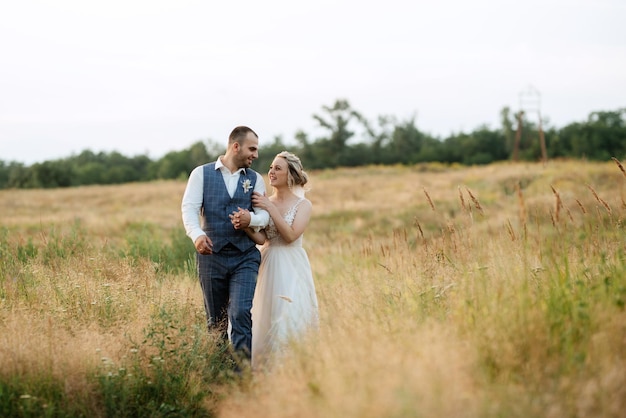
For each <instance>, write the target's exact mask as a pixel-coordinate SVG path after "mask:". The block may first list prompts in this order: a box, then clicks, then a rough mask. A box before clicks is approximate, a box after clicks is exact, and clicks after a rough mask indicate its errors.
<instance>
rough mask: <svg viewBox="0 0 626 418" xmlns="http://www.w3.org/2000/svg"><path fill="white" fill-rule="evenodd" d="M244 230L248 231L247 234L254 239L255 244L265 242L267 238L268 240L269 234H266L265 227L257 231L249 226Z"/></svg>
mask: <svg viewBox="0 0 626 418" xmlns="http://www.w3.org/2000/svg"><path fill="white" fill-rule="evenodd" d="M244 231H245V232H246V234H248V236H249V237H250V239H252V241H254V243H255V244H258V245H263V244H265V240H267V235H265V230H264V229H261V230H260V231H258V232H256V231H255V230H254V229H252V228H250V227H248V228H245V229H244Z"/></svg>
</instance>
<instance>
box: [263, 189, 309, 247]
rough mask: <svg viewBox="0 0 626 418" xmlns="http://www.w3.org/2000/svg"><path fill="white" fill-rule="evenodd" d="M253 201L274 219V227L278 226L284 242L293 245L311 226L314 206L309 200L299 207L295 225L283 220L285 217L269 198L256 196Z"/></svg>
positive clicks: (294, 221) (277, 228)
mask: <svg viewBox="0 0 626 418" xmlns="http://www.w3.org/2000/svg"><path fill="white" fill-rule="evenodd" d="M252 201H253V202H254V204H255V205H256V206H259V207H262V208H263V209H265V210H267V212H268V213H269V214H270V216H271V217H272V220H273V221H274V225H275V226H276V230H277V231H278V233H279V234H280V236H281V237H282V238H283V240H284V241H285V242H287V243H291V242H293V241H295V240H297V239H298V238H299V237H300V235H302V234H303V233H304V230H305V229H306V227H307V225H308V224H309V219H311V211H312V205H311V202H310V201H309V200H307V199H304V200H303V201H302V202H300V205H299V206H298V211H297V212H296V217H295V219H294V220H293V224H292V225H289V224H288V223H287V221H285V219H283V215H282V214H281V213H280V211H279V210H278V208H277V207H276V206H275V205H274V204H273V203H272V202H271V201H270V200H269V199H268V198H267V196H262V195H258V194H256V193H255V194H254V195H253V196H252Z"/></svg>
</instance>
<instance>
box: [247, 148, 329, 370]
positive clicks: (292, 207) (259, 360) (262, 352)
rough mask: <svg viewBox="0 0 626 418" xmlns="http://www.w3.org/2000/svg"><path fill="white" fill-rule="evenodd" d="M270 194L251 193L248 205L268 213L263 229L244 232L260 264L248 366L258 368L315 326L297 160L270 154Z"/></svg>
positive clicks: (307, 205) (306, 204) (305, 205)
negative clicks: (256, 248)
mask: <svg viewBox="0 0 626 418" xmlns="http://www.w3.org/2000/svg"><path fill="white" fill-rule="evenodd" d="M268 177H269V183H270V185H271V186H272V188H273V190H274V193H273V194H272V195H271V196H270V197H267V196H264V195H261V194H259V193H254V194H253V196H252V204H253V206H255V207H259V208H262V209H265V210H267V211H268V212H269V214H270V222H269V225H268V226H267V227H266V228H265V229H264V230H261V231H258V232H255V231H253V230H252V229H250V228H247V229H246V232H247V233H248V235H250V237H251V238H252V239H253V240H254V241H255V242H256V243H257V244H258V245H262V247H261V265H260V267H259V275H258V279H257V286H256V291H255V293H254V299H253V302H252V367H253V368H254V369H259V368H261V367H263V366H264V365H266V364H267V362H268V361H269V360H270V359H271V358H272V357H275V356H276V355H277V354H279V353H280V352H281V351H282V350H283V349H284V348H285V345H286V344H287V342H288V341H289V340H290V339H292V338H297V337H298V335H300V334H301V333H303V332H305V331H306V330H308V329H309V328H311V327H316V326H317V323H318V305H317V296H316V294H315V284H314V282H313V274H312V272H311V265H310V263H309V258H308V256H307V253H306V251H305V250H304V248H302V234H303V233H304V230H305V229H306V227H307V225H308V223H309V219H310V218H311V211H312V205H311V202H310V201H309V200H308V199H306V198H305V197H304V185H306V183H307V182H308V175H307V173H306V172H305V171H304V170H303V168H302V163H301V162H300V159H299V158H298V157H297V156H296V155H294V154H292V153H290V152H287V151H283V152H281V153H279V154H278V155H276V157H275V158H274V161H272V165H271V166H270V169H269V172H268Z"/></svg>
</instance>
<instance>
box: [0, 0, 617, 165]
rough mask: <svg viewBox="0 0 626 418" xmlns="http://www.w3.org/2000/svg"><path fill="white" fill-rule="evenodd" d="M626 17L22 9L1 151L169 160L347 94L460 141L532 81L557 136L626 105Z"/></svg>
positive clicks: (367, 109) (563, 6)
mask: <svg viewBox="0 0 626 418" xmlns="http://www.w3.org/2000/svg"><path fill="white" fill-rule="evenodd" d="M624 22H626V1H624V0H586V1H582V0H530V1H527V2H520V1H511V0H475V1H467V0H439V1H433V0H429V1H425V0H412V1H409V0H386V1H384V2H380V1H369V0H315V1H307V2H300V1H294V0H265V1H249V0H239V1H219V2H217V1H209V0H204V1H191V0H171V1H165V0H149V1H148V0H108V1H104V0H103V1H90V0H75V1H70V0H48V1H36V0H15V1H6V2H3V3H2V5H0V160H3V161H19V162H23V163H26V164H31V163H33V162H38V161H45V160H51V159H56V158H64V157H69V156H71V155H74V154H78V153H80V152H81V151H83V150H85V149H90V150H92V151H94V152H100V151H106V152H109V151H113V150H116V151H119V152H121V153H122V154H124V155H126V156H129V157H131V156H135V155H139V154H147V155H148V156H149V157H150V158H159V157H161V156H162V155H164V154H165V153H167V152H169V151H178V150H182V149H186V148H188V147H189V146H190V145H191V144H193V143H194V142H196V141H199V140H203V141H205V140H207V139H209V138H210V139H212V140H215V141H217V142H218V143H224V144H225V142H226V138H227V136H228V134H229V133H230V131H231V129H232V128H233V127H234V126H236V125H239V124H244V125H248V126H250V127H252V128H253V129H254V130H255V131H257V133H258V134H259V136H260V139H261V141H262V144H263V142H264V141H266V143H270V142H272V141H273V138H274V137H275V136H277V135H280V136H282V137H283V139H284V140H285V142H287V143H290V142H291V141H292V138H293V135H294V133H295V132H296V131H297V130H298V129H302V130H304V131H305V132H307V133H309V134H310V135H311V136H312V137H316V136H317V135H316V132H315V121H314V120H313V118H312V115H313V114H314V113H317V114H320V113H323V112H322V110H321V109H322V106H332V105H333V104H334V102H335V100H336V99H340V98H342V99H347V100H348V101H349V102H350V104H351V106H352V108H353V109H355V110H357V111H359V112H361V113H362V114H363V115H364V116H365V117H366V118H368V119H370V120H371V121H372V122H375V120H376V118H377V117H378V116H379V115H393V116H395V117H396V118H398V119H399V120H401V121H403V120H407V119H409V118H411V117H412V116H414V115H416V116H417V118H416V125H417V127H418V128H419V129H420V130H422V131H424V132H427V133H429V134H432V135H435V136H440V137H445V136H447V135H449V134H451V133H454V132H459V131H465V132H469V131H471V130H473V129H475V128H477V127H478V126H480V125H482V124H487V125H488V126H489V127H490V128H492V129H495V128H498V127H499V126H500V123H499V113H500V110H501V109H502V108H503V107H504V106H509V107H511V108H512V109H513V110H517V109H519V103H520V101H519V94H520V92H522V91H525V90H526V89H527V88H528V86H531V85H532V86H533V87H534V88H536V89H537V90H538V91H539V92H540V93H541V111H542V114H543V116H544V120H545V119H547V120H548V126H554V127H557V128H559V127H562V126H564V125H566V124H569V123H572V122H576V121H584V120H585V119H586V118H587V116H588V115H589V113H590V112H592V111H598V110H617V109H619V108H622V107H626V24H625V23H624ZM318 133H319V132H318Z"/></svg>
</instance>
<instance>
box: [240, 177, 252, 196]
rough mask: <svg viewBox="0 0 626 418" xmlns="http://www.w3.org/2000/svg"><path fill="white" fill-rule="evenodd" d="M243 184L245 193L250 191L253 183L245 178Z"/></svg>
mask: <svg viewBox="0 0 626 418" xmlns="http://www.w3.org/2000/svg"><path fill="white" fill-rule="evenodd" d="M241 186H242V187H243V192H244V193H248V192H249V191H250V189H251V188H252V184H251V183H250V179H245V180H244V182H243V183H242V184H241Z"/></svg>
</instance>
